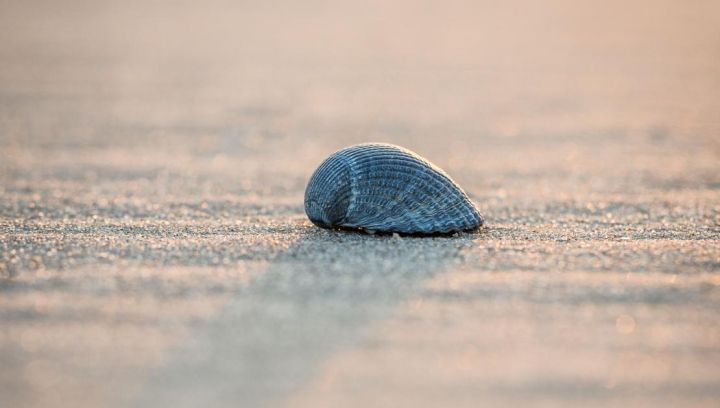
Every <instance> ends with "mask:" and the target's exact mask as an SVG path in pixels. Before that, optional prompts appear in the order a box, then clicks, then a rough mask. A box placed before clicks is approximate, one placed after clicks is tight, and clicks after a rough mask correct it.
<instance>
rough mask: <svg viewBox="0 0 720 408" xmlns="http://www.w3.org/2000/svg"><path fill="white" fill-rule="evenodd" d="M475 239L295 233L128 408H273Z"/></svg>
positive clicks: (307, 230)
mask: <svg viewBox="0 0 720 408" xmlns="http://www.w3.org/2000/svg"><path fill="white" fill-rule="evenodd" d="M480 234H481V233H474V234H460V235H458V236H454V237H446V236H442V237H425V238H416V237H406V238H398V237H397V236H392V235H390V236H369V235H365V234H358V233H346V232H337V231H326V230H322V229H319V228H316V227H303V228H302V230H301V232H300V234H299V237H298V239H297V240H295V241H294V243H293V244H292V245H291V246H290V247H288V248H287V249H286V250H285V251H283V252H282V253H280V254H278V255H277V256H276V257H275V258H274V259H273V260H272V261H271V262H270V264H269V265H268V266H267V268H266V269H265V270H264V271H263V273H262V274H261V275H260V276H258V277H257V278H256V279H254V280H253V281H251V282H250V283H249V284H248V285H247V286H245V287H243V288H241V289H240V290H238V291H237V293H235V295H234V296H233V297H232V299H231V300H230V301H229V302H228V303H227V304H226V305H225V307H224V308H223V309H222V311H221V312H220V313H219V314H218V315H217V316H216V318H215V319H213V320H212V321H211V322H209V323H207V324H203V325H201V326H198V327H197V328H196V330H195V333H194V336H193V339H192V341H190V342H189V343H187V344H185V345H184V346H182V347H181V348H179V349H177V350H175V352H174V353H173V354H172V355H171V356H170V357H171V358H170V359H169V361H170V363H168V364H167V365H166V366H164V367H162V368H161V369H159V370H158V371H157V372H155V373H153V374H152V375H150V377H149V381H148V382H146V386H145V389H144V390H143V392H142V393H141V396H140V398H139V399H136V400H134V401H133V402H132V403H131V404H129V405H130V406H174V407H184V406H188V407H189V406H199V405H207V406H214V407H217V406H219V407H223V406H237V405H238V403H240V404H241V405H242V406H253V407H256V406H275V405H277V404H279V403H281V402H282V400H283V398H285V397H287V396H288V395H289V394H291V393H292V392H293V391H295V390H297V389H298V388H300V387H301V386H302V385H303V384H305V383H306V382H307V381H309V380H311V379H312V377H313V374H315V373H316V371H317V370H318V366H320V365H321V363H322V362H324V361H325V360H327V359H328V358H330V357H331V356H332V355H333V354H334V353H336V352H338V351H340V350H343V349H345V348H348V347H352V346H353V345H357V344H361V343H362V342H363V340H364V339H365V338H366V336H367V334H368V333H369V332H370V324H371V323H373V322H377V321H382V320H384V319H386V318H388V317H389V316H390V314H391V313H392V312H393V311H394V310H396V309H397V308H398V307H399V306H400V305H401V304H402V303H403V302H404V301H406V300H409V299H412V298H414V297H416V296H418V295H419V294H421V291H422V289H423V286H424V285H425V284H426V283H427V282H428V280H430V279H432V278H434V277H436V276H438V275H440V274H443V273H444V272H446V271H451V270H452V269H453V265H455V264H459V263H461V262H462V254H463V251H464V250H465V249H466V248H469V247H471V246H472V245H473V244H474V241H475V240H476V239H478V238H479V236H480Z"/></svg>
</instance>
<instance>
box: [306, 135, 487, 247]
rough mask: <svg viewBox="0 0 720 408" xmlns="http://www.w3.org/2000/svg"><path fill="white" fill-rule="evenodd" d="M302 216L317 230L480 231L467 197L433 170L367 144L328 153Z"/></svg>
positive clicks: (396, 150) (407, 155) (394, 149)
mask: <svg viewBox="0 0 720 408" xmlns="http://www.w3.org/2000/svg"><path fill="white" fill-rule="evenodd" d="M305 213H306V214H307V216H308V218H310V221H312V222H313V223H314V224H315V225H317V226H320V227H323V228H350V229H360V230H365V231H369V232H374V231H378V232H399V233H407V234H434V233H448V232H454V231H468V230H474V229H477V228H478V227H480V226H481V225H482V223H483V219H482V216H481V215H480V213H479V212H478V210H477V209H476V208H475V206H474V205H473V203H472V202H471V201H470V199H469V198H468V196H467V194H465V192H464V191H463V190H462V189H461V188H460V187H459V186H458V185H457V184H456V183H455V182H454V181H453V180H452V179H451V178H450V176H448V175H447V174H446V173H445V172H444V171H443V170H441V169H440V168H439V167H437V166H435V165H433V164H432V163H430V162H429V161H428V160H426V159H424V158H423V157H421V156H420V155H418V154H416V153H413V152H411V151H410V150H407V149H404V148H402V147H399V146H395V145H391V144H383V143H367V144H359V145H355V146H350V147H347V148H345V149H342V150H340V151H338V152H335V153H333V154H332V155H331V156H330V157H328V158H327V159H326V160H325V161H324V162H323V163H322V164H321V165H320V167H318V168H317V170H315V173H313V175H312V177H311V178H310V182H309V183H308V185H307V188H306V190H305Z"/></svg>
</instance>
